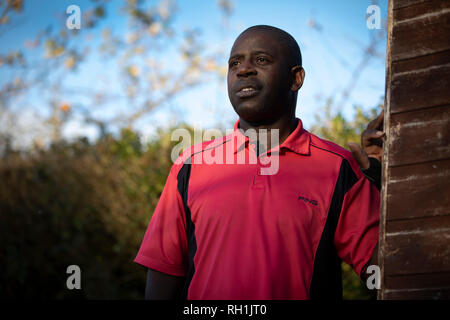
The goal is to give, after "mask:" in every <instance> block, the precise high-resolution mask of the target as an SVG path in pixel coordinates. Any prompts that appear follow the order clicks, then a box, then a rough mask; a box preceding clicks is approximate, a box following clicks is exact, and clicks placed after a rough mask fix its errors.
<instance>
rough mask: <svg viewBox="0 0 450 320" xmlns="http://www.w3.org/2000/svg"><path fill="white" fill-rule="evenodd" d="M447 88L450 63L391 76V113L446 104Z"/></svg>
mask: <svg viewBox="0 0 450 320" xmlns="http://www.w3.org/2000/svg"><path fill="white" fill-rule="evenodd" d="M449 88H450V63H447V64H444V65H434V66H432V67H429V68H424V69H417V70H415V71H411V72H402V73H397V74H393V76H392V83H391V113H399V112H405V111H411V110H417V109H424V108H431V107H434V106H440V105H445V104H448V103H449V102H450V90H449Z"/></svg>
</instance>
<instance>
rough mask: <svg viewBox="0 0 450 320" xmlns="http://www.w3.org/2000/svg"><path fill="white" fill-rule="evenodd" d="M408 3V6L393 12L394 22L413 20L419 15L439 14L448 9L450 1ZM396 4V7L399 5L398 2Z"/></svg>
mask: <svg viewBox="0 0 450 320" xmlns="http://www.w3.org/2000/svg"><path fill="white" fill-rule="evenodd" d="M400 2H401V1H400ZM408 2H409V4H408V5H407V6H405V7H398V8H397V9H396V10H394V20H395V22H400V21H404V20H407V19H413V18H416V17H418V16H420V15H424V14H430V13H433V12H440V11H442V10H444V9H448V8H450V1H448V0H428V1H418V2H413V3H411V1H408ZM396 3H397V5H399V2H398V1H396Z"/></svg>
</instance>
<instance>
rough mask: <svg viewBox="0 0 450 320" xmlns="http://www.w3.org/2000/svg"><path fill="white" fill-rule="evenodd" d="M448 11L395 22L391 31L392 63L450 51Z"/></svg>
mask: <svg viewBox="0 0 450 320" xmlns="http://www.w3.org/2000/svg"><path fill="white" fill-rule="evenodd" d="M449 21H450V10H449V9H444V10H442V11H440V12H434V13H430V14H425V15H423V16H419V17H416V18H414V19H409V20H403V21H401V22H395V23H394V26H393V30H392V41H393V44H394V45H393V46H392V48H391V54H392V61H397V60H402V59H409V58H414V57H418V56H423V55H426V54H431V53H436V52H440V51H445V50H449V49H450V22H449Z"/></svg>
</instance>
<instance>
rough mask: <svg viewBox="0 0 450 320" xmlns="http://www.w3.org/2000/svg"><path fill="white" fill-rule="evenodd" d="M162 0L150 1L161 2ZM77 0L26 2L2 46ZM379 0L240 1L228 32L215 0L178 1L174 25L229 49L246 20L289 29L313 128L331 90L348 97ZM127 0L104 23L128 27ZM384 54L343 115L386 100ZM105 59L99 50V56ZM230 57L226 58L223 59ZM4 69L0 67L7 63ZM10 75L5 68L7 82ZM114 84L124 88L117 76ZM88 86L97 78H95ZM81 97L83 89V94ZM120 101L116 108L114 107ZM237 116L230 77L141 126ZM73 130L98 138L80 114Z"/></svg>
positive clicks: (84, 73)
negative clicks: (230, 96)
mask: <svg viewBox="0 0 450 320" xmlns="http://www.w3.org/2000/svg"><path fill="white" fill-rule="evenodd" d="M155 2H156V1H150V3H155ZM70 4H77V5H79V6H80V7H81V10H83V7H87V6H88V5H89V4H90V2H89V1H85V0H83V1H80V0H70V1H67V0H59V1H49V0H45V1H44V0H42V1H26V6H25V12H24V14H23V15H22V16H21V18H20V19H21V21H22V22H21V24H20V25H18V26H17V27H16V28H14V29H13V30H11V31H9V32H7V33H5V34H4V35H3V36H2V37H0V52H1V53H5V52H7V51H8V49H10V48H17V47H20V46H22V45H23V43H24V42H25V40H26V39H30V38H32V34H33V32H35V30H41V29H43V28H45V27H46V26H48V25H49V24H52V23H57V22H58V23H59V22H60V21H58V19H57V18H56V17H57V15H61V14H64V12H65V8H66V7H67V6H68V5H70ZM370 4H372V2H371V1H366V0H342V1H334V0H317V1H305V0H296V1H289V0H278V1H266V0H260V1H256V0H246V1H244V0H235V1H234V10H233V15H232V16H231V18H230V20H229V29H228V30H227V32H226V33H224V32H223V30H222V27H221V19H222V16H221V13H220V11H219V10H218V7H217V2H216V0H179V1H178V2H177V7H178V12H177V15H176V17H175V21H174V27H175V29H177V30H183V29H185V28H186V27H189V28H193V27H198V28H199V29H201V30H202V39H203V41H204V42H205V43H207V44H208V45H210V46H212V47H214V46H222V47H224V48H227V50H229V49H230V48H231V46H232V44H233V41H234V39H235V38H236V37H237V36H238V35H239V33H241V32H242V31H243V30H244V29H246V28H247V27H250V26H252V25H257V24H268V25H273V26H276V27H278V28H281V29H283V30H285V31H287V32H289V33H290V34H291V35H292V36H293V37H294V38H295V39H296V40H297V41H298V43H299V45H300V48H301V50H302V55H303V67H304V68H305V70H306V78H305V82H304V86H303V87H302V89H301V90H300V93H299V97H298V102H297V116H298V117H300V118H301V119H302V120H303V122H304V125H305V127H306V128H310V127H311V126H312V125H313V123H314V114H315V113H316V112H317V110H318V108H320V107H321V106H323V105H324V104H325V99H326V98H329V97H332V98H334V99H335V100H336V101H337V102H339V101H341V96H340V95H339V94H338V93H341V92H342V90H343V88H345V87H346V86H347V85H348V83H349V81H350V79H351V74H352V72H353V71H354V69H355V68H356V67H357V66H358V64H359V63H360V62H361V57H362V50H363V48H364V47H365V46H367V44H368V43H369V40H370V36H371V33H372V34H373V33H375V32H377V31H376V30H369V29H368V28H367V26H366V9H367V7H368V6H369V5H370ZM377 4H378V5H379V6H380V9H381V17H382V18H383V19H386V17H387V0H383V1H378V2H377ZM121 6H122V3H121V1H113V2H112V3H111V4H109V5H108V8H109V10H108V15H107V18H106V19H105V21H103V22H102V25H108V26H110V27H112V28H113V29H115V30H119V31H121V30H123V32H126V30H127V23H126V21H125V19H124V18H123V15H120V14H119V13H118V11H119V10H120V7H121ZM311 21H315V23H316V24H319V25H320V28H321V30H320V31H319V30H317V28H312V27H311V26H310V22H311ZM377 51H378V52H379V53H380V55H381V56H380V57H379V58H376V59H372V60H371V61H369V63H368V64H367V65H364V69H363V71H362V72H361V73H360V78H359V79H358V82H357V83H356V86H355V87H354V89H353V91H352V92H351V95H350V97H349V99H348V100H347V101H346V103H345V104H343V105H342V110H343V112H344V115H346V116H347V117H349V116H351V115H352V110H353V108H352V106H353V105H354V104H356V105H360V106H363V107H364V108H370V107H373V106H374V105H377V104H378V103H380V102H382V100H381V98H382V96H383V94H384V80H385V61H384V60H385V59H384V56H385V51H386V44H385V41H381V43H380V44H379V46H378V47H377ZM95 59H96V57H95V56H93V57H92V58H91V59H90V60H89V61H88V62H86V64H85V66H84V67H83V68H84V69H81V70H79V72H77V73H76V74H74V75H73V76H71V79H70V81H71V82H70V83H73V85H74V87H78V85H80V86H81V85H85V84H86V82H89V81H90V80H89V79H91V78H90V77H89V74H92V73H93V72H94V71H95V70H97V69H105V65H104V64H101V63H100V62H99V61H96V60H95ZM97 59H98V57H97ZM223 63H225V61H223ZM0 70H1V69H0ZM9 76H11V74H7V73H5V72H3V70H2V75H0V82H1V81H2V80H4V79H5V77H9ZM111 81H112V84H111V88H115V89H117V90H120V87H119V86H117V85H116V84H115V83H114V81H113V80H111ZM89 85H96V84H95V83H92V84H89ZM79 99H80V101H81V100H82V96H80V97H79ZM41 105H44V102H43V101H42V103H40V101H39V96H38V95H37V96H36V97H33V105H32V106H31V107H33V108H37V109H39V108H41ZM120 107H121V106H115V107H114V106H113V107H111V109H110V111H111V112H112V113H114V112H115V111H114V110H115V108H120ZM236 119H237V116H236V114H235V113H234V111H233V109H232V107H231V104H230V102H229V100H228V96H227V91H226V83H225V81H223V82H220V83H218V82H214V83H208V84H205V85H201V86H199V87H197V88H195V89H192V90H189V91H188V92H186V93H184V94H181V95H179V96H178V97H176V98H175V99H174V100H173V101H171V102H170V105H169V106H167V105H166V106H162V107H161V108H160V109H157V110H155V112H154V113H153V114H152V115H151V116H150V117H147V118H145V121H141V122H140V123H139V129H141V130H142V131H143V132H144V133H145V134H151V133H152V132H154V130H155V128H156V126H158V125H163V126H164V125H167V124H169V123H173V122H174V121H187V122H188V123H190V124H193V125H195V126H197V127H203V128H207V127H212V126H215V125H216V124H218V123H221V124H222V125H225V126H229V125H230V124H232V123H233V122H234V121H235V120H236ZM65 132H66V135H67V136H73V135H78V134H87V135H89V136H92V137H94V136H95V131H94V130H93V128H87V127H85V126H84V125H82V124H81V123H79V122H77V120H73V121H72V122H71V123H69V124H68V126H67V128H66V130H65Z"/></svg>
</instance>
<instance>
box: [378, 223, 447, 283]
mask: <svg viewBox="0 0 450 320" xmlns="http://www.w3.org/2000/svg"><path fill="white" fill-rule="evenodd" d="M449 240H450V227H448V226H442V227H440V228H426V227H421V228H418V229H416V230H405V231H399V232H386V243H385V246H386V248H385V252H384V259H385V262H384V263H385V265H384V274H385V275H390V276H393V275H402V274H403V275H405V274H419V273H434V272H450V245H449V244H450V242H449Z"/></svg>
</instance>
